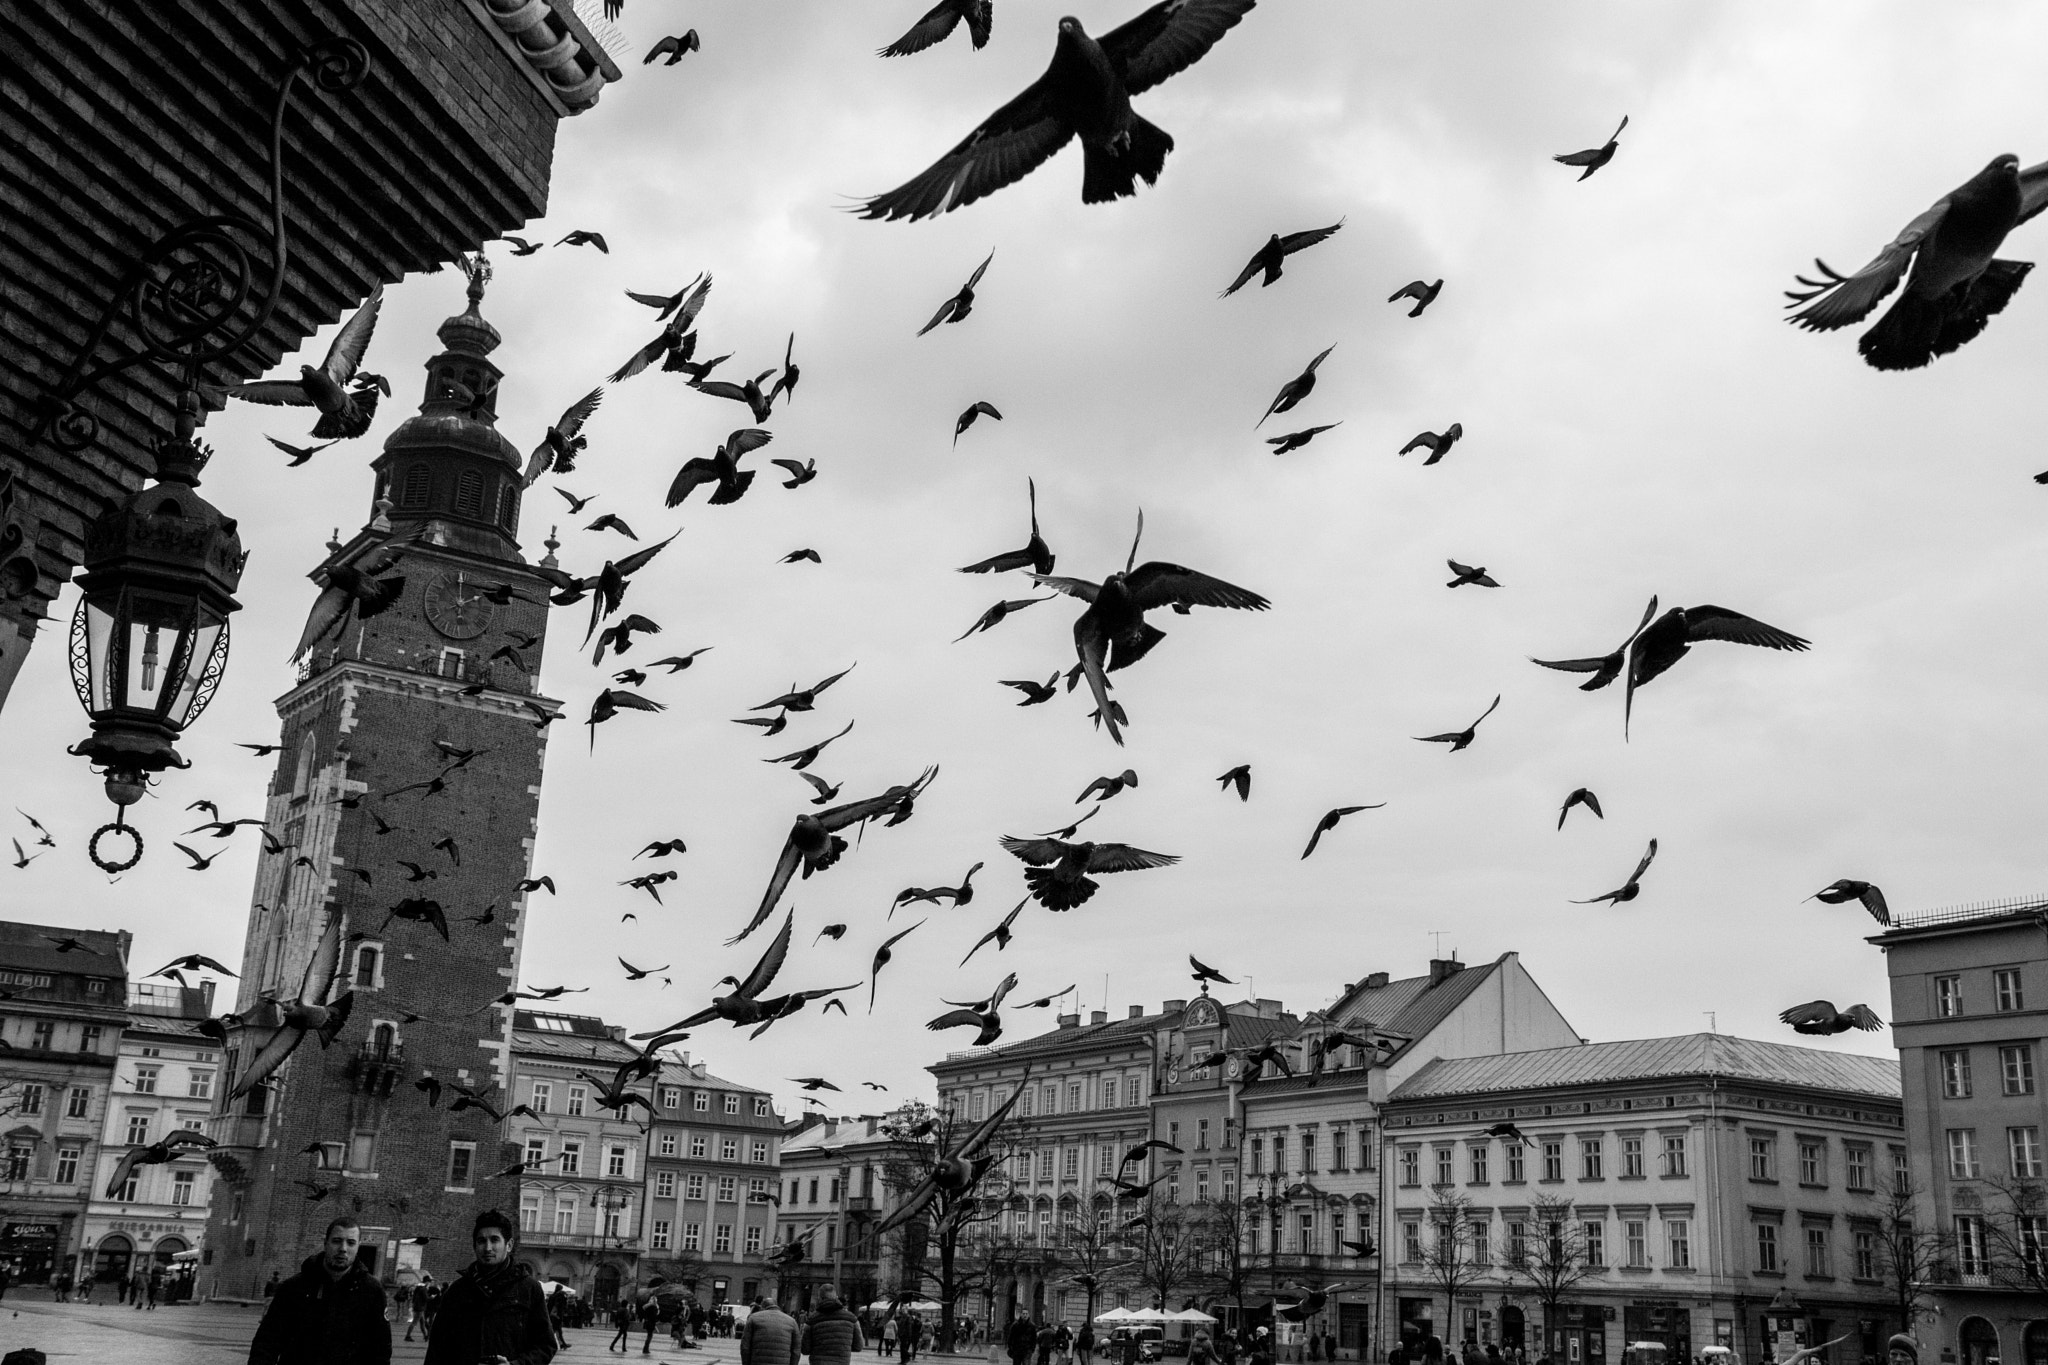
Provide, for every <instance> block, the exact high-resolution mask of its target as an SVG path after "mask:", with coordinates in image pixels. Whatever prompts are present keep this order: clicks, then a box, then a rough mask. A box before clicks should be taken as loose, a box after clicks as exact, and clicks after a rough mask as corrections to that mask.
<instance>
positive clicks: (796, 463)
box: [768, 460, 804, 475]
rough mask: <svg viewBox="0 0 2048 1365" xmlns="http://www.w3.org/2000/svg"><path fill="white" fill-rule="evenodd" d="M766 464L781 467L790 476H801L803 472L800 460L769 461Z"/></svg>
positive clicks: (802, 464)
mask: <svg viewBox="0 0 2048 1365" xmlns="http://www.w3.org/2000/svg"><path fill="white" fill-rule="evenodd" d="M768 463H769V464H774V465H781V466H782V467H783V468H784V469H787V470H788V471H789V472H790V473H791V474H792V475H797V474H802V473H803V472H804V463H803V461H802V460H770V461H769V462H768Z"/></svg>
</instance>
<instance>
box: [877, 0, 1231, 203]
mask: <svg viewBox="0 0 2048 1365" xmlns="http://www.w3.org/2000/svg"><path fill="white" fill-rule="evenodd" d="M1254 3H1255V0H1160V3H1158V4H1156V5H1153V6H1151V7H1149V8H1148V9H1146V10H1144V11H1142V12H1141V13H1140V14H1139V15H1138V16H1137V17H1136V18H1134V19H1132V20H1131V21H1130V22H1129V23H1126V24H1124V25H1123V26H1122V27H1120V28H1116V29H1112V30H1111V31H1109V32H1108V33H1105V34H1103V35H1102V37H1101V38H1100V39H1097V38H1093V37H1090V36H1089V35H1088V33H1087V31H1086V30H1085V29H1083V28H1082V27H1081V22H1080V20H1078V19H1075V18H1073V17H1071V16H1068V17H1065V18H1062V19H1061V20H1060V21H1059V35H1058V38H1057V39H1056V41H1055V44H1054V47H1053V56H1052V63H1051V65H1049V66H1048V67H1047V68H1046V70H1045V74H1044V75H1042V76H1040V77H1039V78H1038V79H1037V80H1035V81H1033V82H1032V83H1031V84H1030V85H1028V86H1026V87H1025V88H1024V90H1023V91H1022V92H1021V93H1020V94H1018V95H1017V96H1016V98H1014V99H1012V100H1010V101H1009V102H1008V103H1006V104H1004V105H1003V106H1002V108H1000V109H998V110H996V111H995V112H994V113H993V114H990V115H989V116H988V117H987V118H986V119H984V120H982V123H981V126H980V127H978V128H976V129H975V130H974V131H973V132H971V133H969V134H968V135H967V136H966V137H965V138H964V139H962V140H961V141H960V143H959V144H958V145H957V146H955V147H954V148H953V149H952V150H951V151H949V152H947V153H946V154H945V155H944V156H942V157H940V158H939V159H938V160H937V161H935V162H933V163H932V165H931V166H929V167H927V168H926V169H925V170H924V171H923V172H922V173H920V174H919V175H917V176H916V177H915V178H913V179H911V180H910V181H909V182H907V183H906V184H903V185H901V186H899V187H897V188H896V189H893V190H891V191H889V192H888V193H887V194H881V195H877V196H875V197H874V198H873V199H870V200H868V201H867V202H866V203H865V204H863V205H861V206H860V214H861V216H862V217H864V218H882V219H892V218H930V217H935V216H936V215H938V214H941V213H945V212H948V211H949V210H952V209H956V208H959V207H961V206H962V205H965V204H971V203H973V202H974V201H975V200H977V199H980V198H982V197H983V196H984V195H988V194H992V193H994V192H995V191H996V190H999V189H1002V188H1003V187H1004V186H1006V185H1011V184H1014V183H1016V182H1017V181H1019V180H1021V179H1023V178H1024V177H1025V176H1027V175H1029V174H1030V173H1031V172H1032V171H1034V170H1036V169H1038V167H1039V166H1041V165H1043V164H1044V163H1045V162H1046V161H1047V160H1049V159H1050V158H1051V157H1052V155H1053V154H1054V153H1055V152H1057V151H1059V150H1060V149H1061V148H1062V147H1064V146H1066V145H1067V144H1068V143H1069V142H1071V141H1073V140H1075V139H1076V138H1078V139H1080V142H1081V154H1082V157H1083V165H1082V172H1081V202H1082V203H1084V204H1100V203H1107V202H1108V201H1110V200H1112V199H1117V198H1121V197H1123V196H1125V195H1131V194H1136V193H1137V190H1138V185H1137V182H1138V181H1139V180H1141V179H1142V180H1143V181H1144V182H1145V183H1146V184H1148V185H1149V184H1152V183H1153V182H1154V181H1156V180H1157V179H1158V178H1159V172H1160V170H1161V169H1162V168H1164V166H1165V165H1166V154H1167V153H1168V152H1170V151H1172V150H1173V139H1172V138H1171V137H1169V136H1168V135H1167V134H1166V132H1165V131H1164V130H1162V129H1160V128H1158V127H1156V126H1154V125H1153V124H1151V123H1149V122H1147V121H1146V120H1145V119H1143V118H1141V117H1140V116H1139V115H1138V114H1137V113H1136V112H1134V111H1133V110H1132V109H1131V96H1133V95H1139V94H1143V93H1144V92H1145V91H1147V90H1150V89H1151V88H1152V87H1153V86H1155V85H1158V84H1159V83H1160V82H1162V81H1164V80H1166V79H1168V78H1169V77H1172V76H1175V75H1177V74H1179V73H1180V72H1182V71H1185V70H1186V69H1187V68H1188V67H1190V66H1193V65H1194V64H1195V63H1196V62H1198V61H1200V60H1201V59H1202V57H1203V56H1204V55H1206V54H1207V53H1208V51H1209V49H1210V48H1212V47H1214V46H1215V45H1216V43H1217V41H1218V40H1219V39H1220V38H1222V37H1223V35H1224V34H1226V33H1228V32H1229V31H1230V30H1231V29H1233V28H1235V27H1236V26H1237V24H1238V21H1239V20H1240V19H1242V18H1243V17H1244V16H1245V14H1246V13H1247V12H1248V11H1249V10H1250V9H1251V8H1252V6H1253V4H1254Z"/></svg>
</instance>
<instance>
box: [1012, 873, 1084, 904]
mask: <svg viewBox="0 0 2048 1365" xmlns="http://www.w3.org/2000/svg"><path fill="white" fill-rule="evenodd" d="M1054 870H1055V869H1053V868H1050V867H1027V868H1025V869H1024V884H1025V885H1026V886H1028V887H1030V888H1031V893H1032V894H1033V895H1034V896H1036V897H1038V903H1039V904H1040V905H1043V906H1044V907H1045V908H1046V909H1048V910H1071V909H1073V908H1074V907H1075V906H1077V905H1080V904H1082V903H1083V902H1085V901H1086V900H1087V899H1088V898H1089V897H1090V896H1092V895H1094V894H1095V888H1096V887H1097V886H1098V885H1100V883H1098V882H1097V881H1096V880H1095V879H1094V878H1093V877H1082V878H1081V879H1079V880H1078V881H1073V882H1062V881H1056V880H1054V877H1053V872H1054Z"/></svg>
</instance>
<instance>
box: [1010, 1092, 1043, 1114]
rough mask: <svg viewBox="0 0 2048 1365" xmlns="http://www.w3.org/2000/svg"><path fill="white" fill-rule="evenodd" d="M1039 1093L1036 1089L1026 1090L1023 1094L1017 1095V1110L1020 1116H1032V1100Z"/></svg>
mask: <svg viewBox="0 0 2048 1365" xmlns="http://www.w3.org/2000/svg"><path fill="white" fill-rule="evenodd" d="M1037 1094H1038V1092H1037V1091H1036V1090H1026V1091H1025V1092H1024V1093H1023V1094H1021V1095H1019V1096H1018V1097H1017V1108H1016V1110H1015V1112H1016V1115H1017V1117H1018V1118H1025V1119H1028V1118H1030V1117H1031V1101H1032V1100H1033V1099H1034V1098H1036V1097H1037Z"/></svg>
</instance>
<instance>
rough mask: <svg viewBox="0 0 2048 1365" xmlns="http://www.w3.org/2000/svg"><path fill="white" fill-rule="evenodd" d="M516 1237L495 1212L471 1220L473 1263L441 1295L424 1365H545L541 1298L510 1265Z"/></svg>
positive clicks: (550, 1354)
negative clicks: (509, 1364)
mask: <svg viewBox="0 0 2048 1365" xmlns="http://www.w3.org/2000/svg"><path fill="white" fill-rule="evenodd" d="M518 1236H519V1234H518V1230H517V1229H516V1228H515V1227H514V1226H513V1223H512V1220H511V1219H509V1218H507V1217H506V1216H505V1215H504V1214H502V1213H500V1212H499V1211H498V1210H496V1209H487V1210H485V1211H484V1212H483V1213H480V1214H478V1215H477V1218H476V1223H475V1224H474V1225H473V1228H472V1230H471V1232H470V1245H471V1247H473V1248H474V1249H475V1251H476V1260H475V1261H474V1262H472V1263H471V1264H470V1265H469V1267H468V1268H467V1269H465V1270H464V1271H463V1272H462V1275H461V1277H460V1278H459V1279H457V1280H456V1281H455V1283H454V1284H451V1285H449V1286H448V1288H447V1290H446V1291H445V1292H444V1293H443V1294H442V1295H441V1303H440V1307H439V1308H438V1309H437V1310H436V1316H435V1319H434V1331H433V1334H432V1335H431V1336H429V1337H428V1338H427V1354H426V1361H425V1365H502V1362H507V1361H518V1362H519V1365H548V1362H549V1361H551V1360H553V1359H554V1358H555V1333H554V1329H553V1328H552V1327H550V1326H549V1325H548V1304H547V1296H546V1295H544V1294H542V1293H541V1292H540V1283H539V1281H537V1280H535V1279H534V1278H533V1277H532V1276H531V1275H521V1274H520V1273H519V1272H518V1271H517V1270H516V1269H515V1268H514V1266H513V1263H512V1250H513V1247H514V1246H515V1245H516V1244H517V1242H518Z"/></svg>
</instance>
